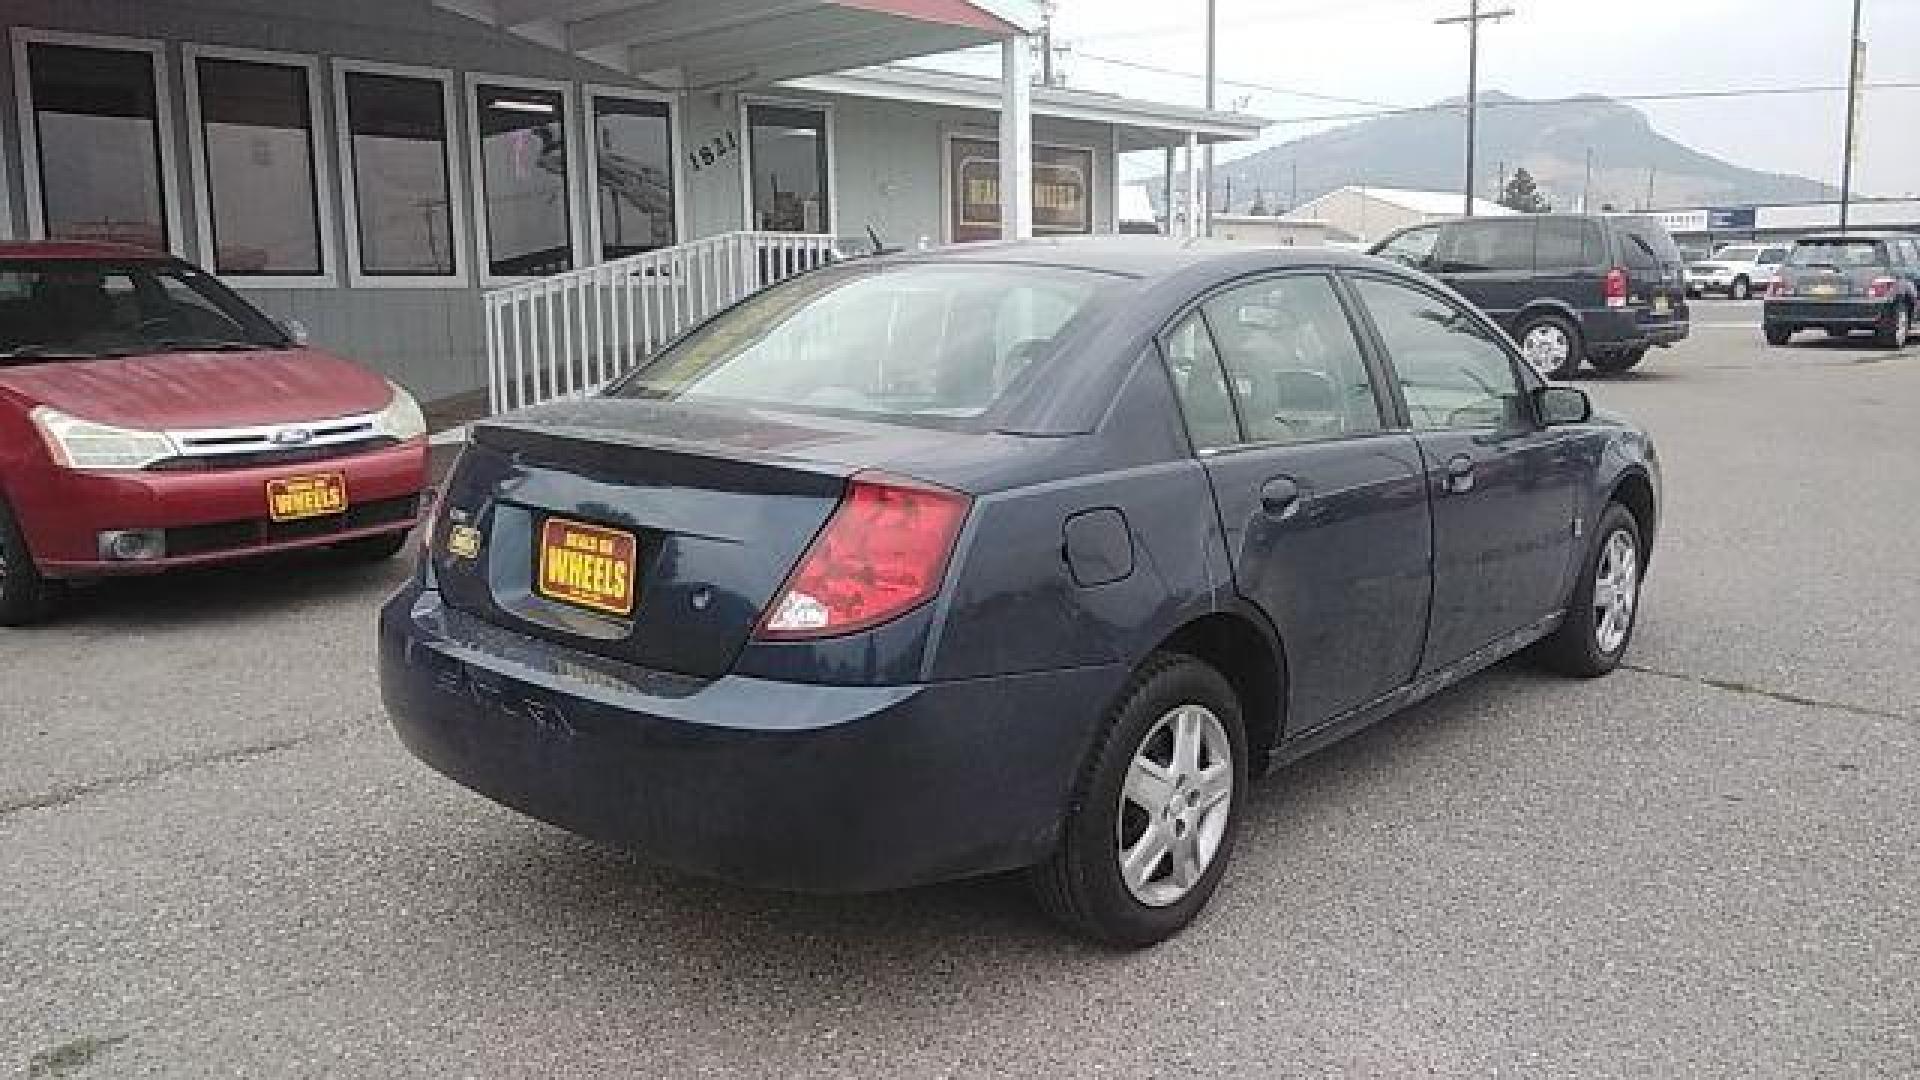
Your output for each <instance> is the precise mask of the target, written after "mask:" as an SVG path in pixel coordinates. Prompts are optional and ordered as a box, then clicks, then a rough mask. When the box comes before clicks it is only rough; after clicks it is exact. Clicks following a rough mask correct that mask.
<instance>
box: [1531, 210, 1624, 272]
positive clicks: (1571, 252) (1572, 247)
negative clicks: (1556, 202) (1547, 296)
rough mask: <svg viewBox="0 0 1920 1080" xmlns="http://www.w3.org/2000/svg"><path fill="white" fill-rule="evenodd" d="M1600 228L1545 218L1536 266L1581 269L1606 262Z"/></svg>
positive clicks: (1535, 260) (1576, 222)
mask: <svg viewBox="0 0 1920 1080" xmlns="http://www.w3.org/2000/svg"><path fill="white" fill-rule="evenodd" d="M1601 249H1602V244H1601V237H1600V226H1599V225H1598V224H1596V223H1595V222H1592V221H1583V220H1581V219H1579V218H1542V219H1541V221H1540V233H1539V238H1538V239H1537V240H1536V241H1535V247H1534V263H1535V265H1536V266H1538V267H1539V269H1541V270H1580V269H1584V268H1586V267H1591V266H1599V265H1600V264H1601V263H1603V262H1605V261H1606V257H1605V255H1604V254H1602V250H1601Z"/></svg>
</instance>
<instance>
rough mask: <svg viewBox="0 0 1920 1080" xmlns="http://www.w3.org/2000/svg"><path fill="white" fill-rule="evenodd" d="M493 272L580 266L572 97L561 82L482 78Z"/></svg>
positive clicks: (485, 200)
mask: <svg viewBox="0 0 1920 1080" xmlns="http://www.w3.org/2000/svg"><path fill="white" fill-rule="evenodd" d="M473 93H474V108H475V112H476V114H477V127H478V130H479V140H480V145H479V157H480V161H479V172H480V202H481V206H482V207H483V213H482V218H483V220H484V227H485V229H486V234H485V244H486V247H485V251H486V260H487V273H489V274H491V275H492V276H494V277H529V276H533V275H539V274H555V273H559V272H561V271H563V270H571V269H573V215H572V207H571V206H570V205H569V204H570V202H571V200H570V198H569V192H570V191H571V188H570V187H569V186H568V181H567V102H566V98H565V96H564V95H563V94H561V93H560V92H559V91H557V90H536V89H523V88H520V87H514V86H494V85H490V84H487V83H479V84H476V85H475V86H474V88H473Z"/></svg>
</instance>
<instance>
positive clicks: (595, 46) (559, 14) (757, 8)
mask: <svg viewBox="0 0 1920 1080" xmlns="http://www.w3.org/2000/svg"><path fill="white" fill-rule="evenodd" d="M432 2H433V3H434V5H435V6H437V7H440V8H443V9H445V10H448V11H452V12H456V13H458V14H461V15H465V16H467V17H469V18H472V19H476V20H479V21H481V22H485V23H488V24H489V25H492V26H497V27H500V28H501V29H503V30H506V31H508V32H510V33H514V34H517V35H519V36H521V37H524V38H526V39H528V40H530V41H536V42H539V43H540V44H543V45H547V46H549V47H552V48H556V49H560V50H562V51H565V52H569V53H573V54H575V55H577V56H580V57H582V58H584V59H587V60H590V61H593V62H594V63H598V64H601V65H603V66H605V67H609V68H612V69H614V70H617V71H620V72H623V73H625V74H628V75H631V76H633V77H635V78H637V79H640V80H642V81H645V82H650V83H654V84H656V85H659V86H662V87H685V88H691V89H724V88H729V87H735V86H764V85H768V84H770V83H775V82H779V81H781V80H785V79H793V78H800V77H804V76H809V75H817V74H820V73H822V72H829V71H844V70H846V69H848V68H857V67H864V66H867V65H871V64H886V63H891V62H893V61H896V60H904V59H908V58H910V57H916V56H928V55H931V54H934V53H940V52H948V51H951V50H954V49H966V48H972V47H974V46H979V45H990V44H993V43H994V42H997V41H1001V40H1004V39H1006V38H1009V37H1012V36H1014V35H1017V34H1025V33H1031V32H1032V31H1034V30H1036V29H1037V28H1038V27H1039V23H1040V13H1039V6H1038V4H1037V3H1036V2H1035V0H432Z"/></svg>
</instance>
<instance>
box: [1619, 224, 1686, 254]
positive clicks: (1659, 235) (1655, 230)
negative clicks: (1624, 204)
mask: <svg viewBox="0 0 1920 1080" xmlns="http://www.w3.org/2000/svg"><path fill="white" fill-rule="evenodd" d="M1620 223H1621V225H1623V226H1624V227H1625V228H1626V230H1627V232H1628V233H1630V234H1631V235H1633V236H1635V237H1638V238H1639V240H1640V242H1641V243H1642V244H1645V245H1646V247H1647V250H1648V251H1650V252H1652V253H1653V256H1654V258H1655V259H1656V260H1657V261H1659V262H1660V263H1661V264H1663V265H1664V264H1670V263H1677V262H1684V261H1685V260H1684V259H1682V258H1681V256H1680V248H1679V246H1678V245H1677V244H1675V243H1674V242H1673V234H1671V233H1669V232H1667V227H1666V226H1665V225H1662V224H1660V223H1659V222H1658V221H1655V220H1654V219H1652V218H1643V217H1629V218H1621V219H1620Z"/></svg>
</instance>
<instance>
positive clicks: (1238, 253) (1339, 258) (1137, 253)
mask: <svg viewBox="0 0 1920 1080" xmlns="http://www.w3.org/2000/svg"><path fill="white" fill-rule="evenodd" d="M878 261H880V262H882V263H890V264H902V265H905V264H914V263H980V264H989V263H996V264H1014V265H1024V266H1045V267H1055V268H1060V269H1069V270H1091V271H1095V272H1098V273H1106V274H1115V275H1118V276H1121V277H1130V278H1142V279H1153V278H1164V277H1169V276H1172V275H1173V274H1176V273H1178V272H1180V271H1182V270H1187V269H1190V268H1193V267H1200V266H1208V265H1213V264H1218V265H1220V266H1223V267H1228V266H1233V267H1238V266H1241V265H1245V266H1246V267H1247V268H1248V269H1262V268H1272V269H1285V268H1287V267H1294V266H1299V267H1308V266H1354V267H1359V266H1379V265H1380V264H1379V262H1378V261H1377V260H1375V259H1373V258H1371V257H1368V256H1365V255H1361V254H1358V253H1355V252H1349V251H1343V250H1341V249H1339V248H1332V247H1256V246H1251V245H1247V244H1231V243H1226V242H1224V241H1219V240H1198V239H1195V240H1177V239H1172V238H1169V237H1164V236H1141V235H1113V236H1075V237H1042V238H1036V239H1033V240H996V241H988V242H984V243H974V244H954V245H951V246H947V247H939V248H930V249H928V250H925V251H912V252H900V253H897V254H889V255H882V256H878Z"/></svg>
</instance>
